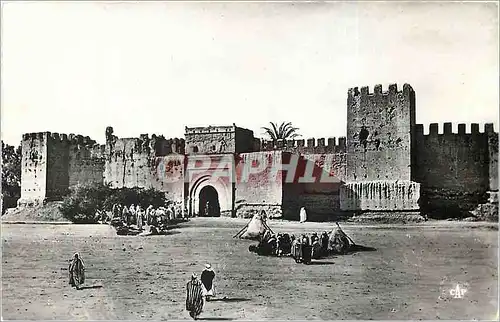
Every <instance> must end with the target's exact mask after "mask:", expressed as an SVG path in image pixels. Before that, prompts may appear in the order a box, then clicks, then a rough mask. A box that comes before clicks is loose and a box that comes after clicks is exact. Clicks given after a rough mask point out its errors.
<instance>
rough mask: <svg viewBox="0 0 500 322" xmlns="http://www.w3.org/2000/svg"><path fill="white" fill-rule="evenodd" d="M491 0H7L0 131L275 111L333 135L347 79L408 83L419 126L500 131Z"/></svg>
mask: <svg viewBox="0 0 500 322" xmlns="http://www.w3.org/2000/svg"><path fill="white" fill-rule="evenodd" d="M497 6H498V5H497V4H496V3H477V2H476V3H437V2H426V3H423V2H420V3H411V2H406V3H403V2H399V3H398V2H361V3H360V2H357V3H354V2H335V3H290V2H288V3H283V2H282V3H276V2H274V3H271V2H268V3H248V2H247V3H243V2H232V3H227V2H226V3H220V2H219V3H216V2H211V3H208V2H189V3H186V2H183V3H180V2H167V3H162V2H143V3H135V4H134V3H116V2H115V3H105V2H95V3H92V2H49V1H40V2H24V3H23V2H17V1H16V2H6V1H2V17H1V18H2V29H1V45H2V48H1V50H2V61H1V63H2V66H1V94H2V95H1V135H2V139H3V140H4V141H5V142H7V143H9V144H12V145H18V144H19V142H20V140H21V136H22V134H23V133H30V132H42V131H50V132H58V133H67V134H69V133H75V134H81V135H84V136H90V137H91V138H93V139H95V140H97V141H98V142H100V143H104V141H105V135H104V134H105V128H106V126H113V128H114V132H115V135H117V136H118V137H136V136H139V135H140V134H142V133H149V134H150V135H151V134H153V133H155V134H162V135H164V136H165V137H167V138H170V137H183V135H184V130H185V126H188V127H194V126H208V125H231V124H233V123H235V124H236V125H237V126H240V127H244V128H248V129H250V130H253V131H254V135H255V136H256V137H262V136H263V131H262V129H261V127H262V126H268V124H269V122H271V121H272V122H279V123H281V122H283V121H289V122H292V123H293V125H294V126H296V127H298V128H299V129H300V130H299V134H301V135H302V138H305V139H307V138H309V137H315V138H321V137H323V138H328V137H339V136H344V135H345V134H346V114H347V110H346V100H347V90H348V88H350V87H361V86H369V87H370V91H372V90H373V86H374V85H375V84H382V85H383V89H384V91H385V90H387V87H388V85H389V84H391V83H397V84H398V87H399V88H400V89H402V87H403V84H404V83H409V84H410V85H411V86H412V87H413V89H414V90H415V92H416V106H417V123H423V124H425V133H427V132H428V124H429V123H432V122H436V123H440V132H441V131H442V123H444V122H453V123H455V124H454V126H453V128H454V130H456V128H457V124H458V123H468V124H470V123H480V124H484V123H485V122H493V123H495V129H496V130H497V131H498V118H499V112H498V109H499V98H498V92H499V66H498V65H499V62H498V55H499V53H498V37H499V35H498V7H497ZM481 128H482V125H481ZM467 129H469V126H468V127H467Z"/></svg>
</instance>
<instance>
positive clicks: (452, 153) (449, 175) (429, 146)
mask: <svg viewBox="0 0 500 322" xmlns="http://www.w3.org/2000/svg"><path fill="white" fill-rule="evenodd" d="M438 127H439V125H438V124H437V123H433V124H430V126H429V134H427V135H424V131H423V130H424V128H423V125H422V124H417V125H416V127H415V139H416V145H415V161H416V162H415V166H414V180H415V181H418V182H420V183H421V185H422V198H421V208H422V210H423V211H424V212H426V213H431V214H435V215H437V216H444V215H447V214H450V212H464V213H466V212H469V211H472V210H474V209H475V208H476V207H477V206H478V205H479V204H484V203H487V202H488V198H489V196H490V194H489V193H488V192H489V191H493V192H495V191H498V133H495V132H494V128H493V124H486V125H485V127H484V131H483V132H480V130H479V124H474V123H473V124H471V131H470V132H469V133H467V132H466V125H465V124H458V132H457V133H453V131H452V123H444V126H443V133H439V132H438Z"/></svg>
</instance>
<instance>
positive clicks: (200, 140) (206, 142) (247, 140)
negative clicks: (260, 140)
mask: <svg viewBox="0 0 500 322" xmlns="http://www.w3.org/2000/svg"><path fill="white" fill-rule="evenodd" d="M185 132H186V133H185V137H186V152H187V154H189V155H196V154H221V153H245V152H253V151H254V141H255V139H254V137H253V131H250V130H247V129H243V128H240V127H237V126H236V125H232V126H208V127H193V128H188V127H186V131H185Z"/></svg>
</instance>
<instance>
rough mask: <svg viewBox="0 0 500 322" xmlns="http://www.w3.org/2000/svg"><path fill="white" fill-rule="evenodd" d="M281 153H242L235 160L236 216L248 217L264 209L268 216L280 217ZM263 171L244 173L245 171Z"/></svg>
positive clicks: (281, 199)
mask: <svg viewBox="0 0 500 322" xmlns="http://www.w3.org/2000/svg"><path fill="white" fill-rule="evenodd" d="M282 158H283V153H282V152H281V151H269V152H254V153H242V154H239V155H237V157H236V160H235V162H236V163H235V172H236V185H235V188H236V189H235V210H236V216H237V217H242V218H250V217H252V216H253V215H254V214H255V213H260V211H262V210H265V211H266V213H267V215H268V216H270V217H281V216H283V215H284V214H283V212H282V203H283V179H282V175H283V174H282V172H281V171H279V170H280V169H281V164H282ZM249 168H254V169H262V170H259V171H255V173H248V174H245V171H246V170H245V169H249Z"/></svg>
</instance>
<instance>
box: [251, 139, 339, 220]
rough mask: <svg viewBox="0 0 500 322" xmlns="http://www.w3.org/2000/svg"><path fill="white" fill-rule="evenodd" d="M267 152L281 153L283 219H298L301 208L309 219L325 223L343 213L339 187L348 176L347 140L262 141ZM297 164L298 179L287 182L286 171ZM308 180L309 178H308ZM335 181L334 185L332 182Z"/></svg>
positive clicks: (261, 143) (296, 175)
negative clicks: (327, 218) (303, 208)
mask: <svg viewBox="0 0 500 322" xmlns="http://www.w3.org/2000/svg"><path fill="white" fill-rule="evenodd" d="M260 148H261V149H262V150H264V151H282V152H283V156H282V162H283V165H282V167H283V176H282V180H283V192H282V194H283V197H282V200H283V202H282V212H283V213H284V214H285V213H286V215H284V218H286V219H290V220H298V219H299V211H300V208H301V207H305V208H306V209H307V213H308V216H309V218H311V219H313V220H314V219H317V220H322V219H326V218H325V216H328V217H331V215H333V214H336V213H338V212H339V211H340V186H341V184H342V182H344V181H345V176H346V157H345V150H346V139H345V138H344V137H341V138H339V140H338V143H337V139H336V138H328V139H326V140H325V138H318V139H315V138H310V139H307V140H286V141H284V140H278V141H266V140H262V141H261V142H260ZM293 158H295V159H296V160H297V161H296V162H297V166H296V167H295V176H294V177H293V180H292V181H291V182H287V174H288V171H287V169H288V168H289V165H290V163H291V162H293V161H291V160H292V159H293ZM305 178H308V179H305ZM331 181H335V182H331Z"/></svg>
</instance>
